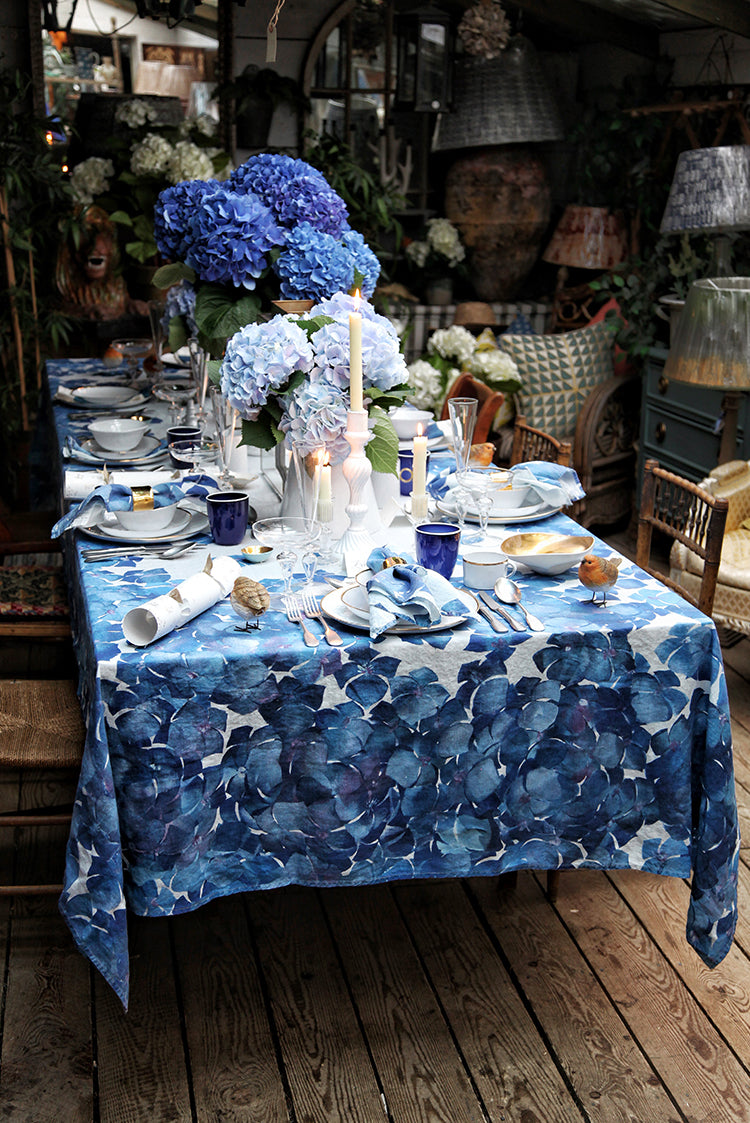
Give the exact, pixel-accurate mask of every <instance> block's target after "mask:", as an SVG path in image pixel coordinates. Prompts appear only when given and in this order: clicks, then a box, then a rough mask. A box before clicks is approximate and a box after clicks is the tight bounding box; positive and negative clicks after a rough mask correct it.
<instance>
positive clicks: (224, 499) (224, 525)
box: [206, 491, 250, 546]
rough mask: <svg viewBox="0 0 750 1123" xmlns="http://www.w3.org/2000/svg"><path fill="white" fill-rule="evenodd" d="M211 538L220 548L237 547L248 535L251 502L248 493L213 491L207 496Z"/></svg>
mask: <svg viewBox="0 0 750 1123" xmlns="http://www.w3.org/2000/svg"><path fill="white" fill-rule="evenodd" d="M206 514H207V515H208V526H209V530H210V531H211V538H212V539H213V540H214V542H216V544H217V545H219V546H236V545H238V543H240V542H241V541H242V539H243V538H244V537H245V534H246V533H247V524H248V517H249V514H250V501H249V499H248V496H247V492H246V491H212V492H211V494H210V495H207V496H206Z"/></svg>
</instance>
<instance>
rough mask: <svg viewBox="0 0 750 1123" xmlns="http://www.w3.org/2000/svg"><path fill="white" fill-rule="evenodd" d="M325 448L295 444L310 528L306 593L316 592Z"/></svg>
mask: <svg viewBox="0 0 750 1123" xmlns="http://www.w3.org/2000/svg"><path fill="white" fill-rule="evenodd" d="M325 451H326V450H325V447H324V446H323V445H319V446H317V447H315V448H311V447H310V445H309V444H308V443H307V442H305V443H304V444H300V443H299V442H295V443H294V444H293V445H292V470H293V471H294V474H295V479H296V483H297V490H298V493H299V506H300V511H301V514H302V518H303V519H304V520H305V523H306V524H307V527H308V537H307V541H306V542H304V543H303V544H302V546H301V548H300V551H299V558H300V561H301V563H302V572H303V574H304V576H305V583H304V585H303V591H306V592H312V591H313V585H314V580H315V570H316V568H317V565H318V561H319V558H320V554H319V552H318V551H317V549H316V543H317V541H318V540H319V538H320V535H321V532H322V525H321V523H320V522H319V521H318V518H319V512H318V499H319V496H320V482H321V473H322V467H323V459H324V456H325ZM329 475H330V471H329ZM329 497H330V494H329ZM282 510H283V507H282Z"/></svg>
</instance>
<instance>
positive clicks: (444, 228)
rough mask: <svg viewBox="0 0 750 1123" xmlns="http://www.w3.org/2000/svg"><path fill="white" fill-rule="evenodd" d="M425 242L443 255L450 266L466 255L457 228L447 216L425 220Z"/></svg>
mask: <svg viewBox="0 0 750 1123" xmlns="http://www.w3.org/2000/svg"><path fill="white" fill-rule="evenodd" d="M427 243H428V245H429V247H430V249H432V251H433V252H434V253H437V254H440V255H441V257H444V258H445V259H446V260H447V262H448V264H449V265H450V266H451V267H454V266H456V265H458V263H459V262H460V261H463V260H464V258H465V257H466V250H465V248H464V246H463V245H462V244H461V238H460V236H459V233H458V230H457V229H456V227H455V226H454V225H453V223H452V222H449V221H448V219H447V218H430V219H428V221H427Z"/></svg>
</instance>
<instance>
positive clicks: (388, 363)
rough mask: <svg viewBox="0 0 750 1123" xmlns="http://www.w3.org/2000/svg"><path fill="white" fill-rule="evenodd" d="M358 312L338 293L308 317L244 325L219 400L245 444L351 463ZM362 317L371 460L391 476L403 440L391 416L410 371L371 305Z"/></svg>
mask: <svg viewBox="0 0 750 1123" xmlns="http://www.w3.org/2000/svg"><path fill="white" fill-rule="evenodd" d="M355 307H356V300H355V298H354V297H352V296H350V295H349V294H347V293H343V292H338V293H335V294H334V295H333V296H331V297H330V298H327V299H325V300H321V301H320V302H319V303H318V304H316V305H315V306H314V307H313V308H312V309H311V311H310V312H309V313H306V314H305V315H304V316H301V317H298V316H286V315H277V316H274V317H273V318H272V319H271V320H268V321H266V322H262V323H251V324H247V325H246V326H245V327H243V328H242V329H241V330H240V331H239V332H237V333H236V334H235V335H234V336H233V337H232V339H230V341H229V343H228V345H227V349H226V354H225V355H224V358H223V360H222V363H221V368H220V372H219V376H220V384H221V391H222V394H223V395H224V396H225V397H226V398H227V400H228V401H229V402H231V404H232V405H233V406H234V407H235V408H236V409H237V410H238V411H239V413H240V416H241V417H242V418H243V443H245V444H252V445H256V446H257V447H260V448H273V447H274V445H275V444H277V443H278V442H279V441H281V440H286V443H287V444H288V445H289V446H290V447H291V444H292V443H295V444H300V445H301V446H302V448H303V449H304V450H305V451H306V452H310V451H312V450H313V449H314V448H315V447H316V446H318V445H320V444H321V443H323V444H325V445H326V446H327V448H328V452H329V455H330V459H331V463H332V464H339V463H341V462H342V461H343V460H344V459H345V458H346V456H347V454H348V452H349V444H348V442H347V440H346V437H345V432H346V427H347V411H348V409H349V380H350V369H349V314H350V312H352V311H353V310H354V309H355ZM359 312H360V313H361V315H362V378H363V388H364V397H365V400H366V402H367V403H368V412H369V415H370V420H371V422H372V423H373V438H372V440H371V442H370V443H369V444H368V446H367V455H368V457H369V458H370V460H371V462H372V465H373V467H374V468H375V469H376V470H377V471H383V472H393V471H395V469H396V461H397V457H398V438H397V437H396V433H395V431H394V429H393V426H392V424H391V422H390V420H389V419H388V416H387V410H388V409H389V408H390V407H391V406H394V405H400V404H401V403H402V402H403V400H404V397H405V395H406V393H407V390H408V388H407V386H406V379H407V371H406V363H405V361H404V358H403V355H402V354H401V351H400V348H399V339H398V335H397V333H396V330H395V328H394V327H393V325H392V324H391V322H390V321H389V320H387V319H386V317H385V316H381V315H380V314H379V313H378V312H376V311H375V310H374V308H373V307H372V305H370V304H368V303H367V302H366V301H362V302H361V303H360V304H359ZM306 445H307V446H309V447H307V448H306V447H305V446H306Z"/></svg>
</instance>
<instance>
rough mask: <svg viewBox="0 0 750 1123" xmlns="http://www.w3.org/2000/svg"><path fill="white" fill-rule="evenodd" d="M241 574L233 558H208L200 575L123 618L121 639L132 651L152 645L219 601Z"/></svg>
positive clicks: (226, 594) (196, 574) (133, 610)
mask: <svg viewBox="0 0 750 1123" xmlns="http://www.w3.org/2000/svg"><path fill="white" fill-rule="evenodd" d="M241 573H242V566H241V565H240V563H239V562H238V561H235V559H234V558H230V557H219V558H212V557H211V555H210V554H209V555H208V558H207V559H206V564H205V566H204V567H203V571H202V573H195V574H193V576H192V577H188V579H187V580H186V581H183V582H181V584H179V585H176V586H175V588H174V589H172V590H171V592H169V593H165V594H164V595H163V596H160V597H153V598H152V599H151V600H149V601H146V603H145V604H142V605H140V606H139V607H138V608H131V609H130V611H129V612H127V613H126V614H125V616H124V618H123V621H122V632H123V635H124V636H125V639H126V640H127V641H128V643H132V644H134V645H135V646H136V647H145V646H146V645H147V644H149V643H153V642H154V640H157V639H159V638H160V637H161V636H164V635H166V634H167V632H172V631H174V629H175V628H179V627H180V625H181V624H186V623H187V621H188V620H192V619H193V617H195V616H199V615H200V613H201V612H205V611H206V609H207V608H211V606H212V605H214V604H217V603H218V601H220V600H223V599H224V597H226V596H228V595H229V593H231V591H232V587H233V586H234V583H235V581H236V580H237V578H238V577H239V576H240V574H241Z"/></svg>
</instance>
